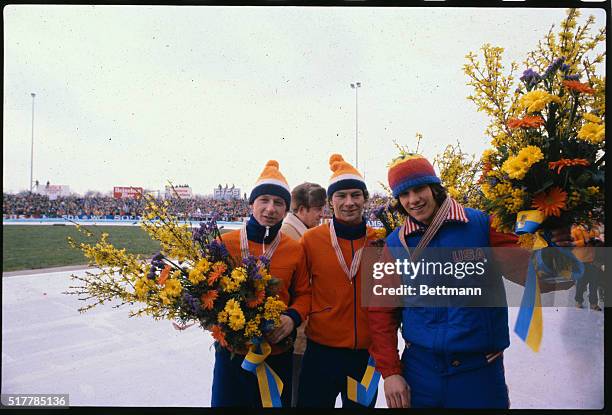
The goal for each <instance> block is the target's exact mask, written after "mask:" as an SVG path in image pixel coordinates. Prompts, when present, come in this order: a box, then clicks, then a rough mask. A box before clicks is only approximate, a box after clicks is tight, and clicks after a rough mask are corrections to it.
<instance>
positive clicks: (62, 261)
mask: <svg viewBox="0 0 612 415" xmlns="http://www.w3.org/2000/svg"><path fill="white" fill-rule="evenodd" d="M86 228H87V229H89V230H91V231H93V232H95V233H96V234H99V233H102V232H106V233H108V234H109V237H108V240H109V242H111V243H112V244H113V245H115V247H117V248H126V250H127V251H128V252H130V253H134V254H145V255H152V254H154V253H155V252H157V251H158V250H159V243H158V242H157V241H153V240H151V239H150V238H149V236H148V235H147V234H146V233H145V232H144V231H143V230H142V229H140V228H139V227H137V226H87V227H86ZM2 236H3V238H2V271H3V272H5V271H16V270H22V269H38V268H48V267H61V266H65V265H79V264H87V259H86V258H85V256H84V255H83V253H82V252H81V251H79V250H77V249H73V248H71V247H70V246H69V245H68V242H67V241H66V238H67V237H68V236H72V237H73V238H74V240H75V241H77V242H81V241H83V242H84V241H86V240H90V241H93V239H92V238H87V237H85V236H84V235H83V234H81V233H79V232H78V231H77V230H76V229H75V227H74V226H45V225H43V226H29V225H23V226H22V225H5V226H2Z"/></svg>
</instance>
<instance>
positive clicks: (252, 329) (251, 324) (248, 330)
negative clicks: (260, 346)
mask: <svg viewBox="0 0 612 415" xmlns="http://www.w3.org/2000/svg"><path fill="white" fill-rule="evenodd" d="M260 323H261V315H260V314H257V315H256V316H255V318H253V319H252V320H249V321H248V322H247V323H246V327H245V328H244V335H245V336H246V337H249V338H250V337H258V336H261V330H259V324H260Z"/></svg>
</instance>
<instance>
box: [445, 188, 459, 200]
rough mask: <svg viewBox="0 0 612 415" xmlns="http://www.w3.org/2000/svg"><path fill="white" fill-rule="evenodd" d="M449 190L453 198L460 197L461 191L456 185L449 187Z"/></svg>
mask: <svg viewBox="0 0 612 415" xmlns="http://www.w3.org/2000/svg"><path fill="white" fill-rule="evenodd" d="M447 191H448V195H449V196H450V197H451V198H453V199H458V198H459V196H460V194H459V191H457V189H455V188H454V187H449V188H448V189H447Z"/></svg>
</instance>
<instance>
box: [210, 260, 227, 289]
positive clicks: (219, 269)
mask: <svg viewBox="0 0 612 415" xmlns="http://www.w3.org/2000/svg"><path fill="white" fill-rule="evenodd" d="M225 271H227V265H225V264H223V263H221V264H215V265H213V267H212V272H211V273H210V275H209V276H208V283H209V284H214V283H215V281H217V280H218V279H219V277H220V276H222V275H223V273H224V272H225Z"/></svg>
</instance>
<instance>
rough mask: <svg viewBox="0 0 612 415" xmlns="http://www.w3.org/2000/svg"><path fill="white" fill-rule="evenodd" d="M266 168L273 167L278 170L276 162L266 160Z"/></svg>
mask: <svg viewBox="0 0 612 415" xmlns="http://www.w3.org/2000/svg"><path fill="white" fill-rule="evenodd" d="M266 167H275V168H277V169H278V161H276V160H268V162H267V163H266Z"/></svg>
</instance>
